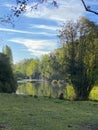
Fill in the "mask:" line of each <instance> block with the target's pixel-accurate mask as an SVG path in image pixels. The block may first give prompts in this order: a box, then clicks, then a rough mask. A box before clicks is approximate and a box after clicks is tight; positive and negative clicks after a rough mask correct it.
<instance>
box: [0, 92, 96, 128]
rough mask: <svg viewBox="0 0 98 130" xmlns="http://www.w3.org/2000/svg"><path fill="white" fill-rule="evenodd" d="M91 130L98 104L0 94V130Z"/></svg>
mask: <svg viewBox="0 0 98 130" xmlns="http://www.w3.org/2000/svg"><path fill="white" fill-rule="evenodd" d="M93 128H97V129H98V102H93V101H66V100H59V99H49V98H33V97H30V96H23V95H14V94H11V95H10V94H0V130H91V129H93ZM97 129H95V130H97ZM93 130H94V129H93Z"/></svg>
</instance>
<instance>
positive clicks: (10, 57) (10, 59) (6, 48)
mask: <svg viewBox="0 0 98 130" xmlns="http://www.w3.org/2000/svg"><path fill="white" fill-rule="evenodd" d="M3 53H4V54H5V55H7V57H8V58H9V61H10V64H11V65H12V64H13V55H12V51H11V48H10V47H9V46H8V45H6V46H4V47H3Z"/></svg>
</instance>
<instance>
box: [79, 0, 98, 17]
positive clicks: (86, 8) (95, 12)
mask: <svg viewBox="0 0 98 130" xmlns="http://www.w3.org/2000/svg"><path fill="white" fill-rule="evenodd" d="M81 2H82V3H83V6H84V8H85V10H86V11H88V12H91V13H93V14H96V15H98V12H97V11H94V10H92V9H90V8H89V7H88V6H87V5H86V4H85V2H84V0H81Z"/></svg>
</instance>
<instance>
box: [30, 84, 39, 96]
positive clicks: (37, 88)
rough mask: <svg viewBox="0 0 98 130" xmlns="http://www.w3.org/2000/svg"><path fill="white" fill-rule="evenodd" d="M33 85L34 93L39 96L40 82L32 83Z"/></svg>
mask: <svg viewBox="0 0 98 130" xmlns="http://www.w3.org/2000/svg"><path fill="white" fill-rule="evenodd" d="M32 85H33V86H34V95H36V96H39V87H40V82H35V83H32Z"/></svg>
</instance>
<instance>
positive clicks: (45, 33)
mask: <svg viewBox="0 0 98 130" xmlns="http://www.w3.org/2000/svg"><path fill="white" fill-rule="evenodd" d="M0 31H6V32H13V33H22V34H32V35H39V34H40V35H44V36H56V35H57V34H56V33H49V32H42V31H41V32H30V31H23V30H15V29H8V28H0Z"/></svg>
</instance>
